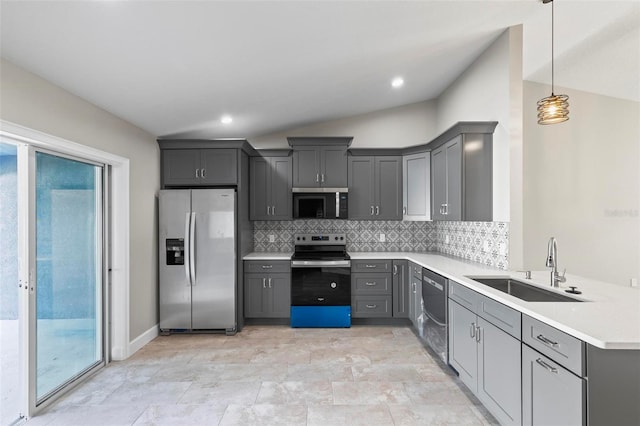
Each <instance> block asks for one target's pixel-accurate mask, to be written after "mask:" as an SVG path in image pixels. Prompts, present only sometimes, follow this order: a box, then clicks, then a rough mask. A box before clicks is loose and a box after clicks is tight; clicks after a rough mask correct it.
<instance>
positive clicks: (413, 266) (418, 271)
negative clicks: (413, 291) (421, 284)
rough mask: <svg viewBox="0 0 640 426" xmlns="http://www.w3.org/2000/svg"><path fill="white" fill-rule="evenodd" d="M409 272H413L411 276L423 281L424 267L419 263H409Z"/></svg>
mask: <svg viewBox="0 0 640 426" xmlns="http://www.w3.org/2000/svg"><path fill="white" fill-rule="evenodd" d="M409 270H410V272H411V276H412V277H415V278H417V279H419V280H420V281H422V266H420V265H418V264H417V263H413V262H409Z"/></svg>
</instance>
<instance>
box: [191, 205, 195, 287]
mask: <svg viewBox="0 0 640 426" xmlns="http://www.w3.org/2000/svg"><path fill="white" fill-rule="evenodd" d="M190 225H191V226H190V227H189V273H190V274H191V285H196V214H195V213H191V224H190Z"/></svg>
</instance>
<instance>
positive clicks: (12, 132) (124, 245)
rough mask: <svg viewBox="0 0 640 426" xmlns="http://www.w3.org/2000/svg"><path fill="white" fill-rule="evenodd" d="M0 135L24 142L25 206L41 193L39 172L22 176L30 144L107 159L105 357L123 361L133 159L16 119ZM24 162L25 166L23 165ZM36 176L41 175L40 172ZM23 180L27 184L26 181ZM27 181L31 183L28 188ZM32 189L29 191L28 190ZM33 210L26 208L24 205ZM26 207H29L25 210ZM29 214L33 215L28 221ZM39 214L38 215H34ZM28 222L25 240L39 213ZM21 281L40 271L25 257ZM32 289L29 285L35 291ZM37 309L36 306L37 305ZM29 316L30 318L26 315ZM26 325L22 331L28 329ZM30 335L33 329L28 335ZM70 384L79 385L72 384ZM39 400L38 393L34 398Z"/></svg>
mask: <svg viewBox="0 0 640 426" xmlns="http://www.w3.org/2000/svg"><path fill="white" fill-rule="evenodd" d="M0 136H2V137H3V138H6V139H8V140H10V141H12V142H13V143H15V144H16V145H17V146H18V150H17V151H18V167H19V168H18V174H19V176H18V181H19V183H18V185H19V187H18V191H19V194H20V193H22V194H25V195H26V194H28V196H27V197H24V196H23V197H22V198H21V199H20V200H19V201H18V202H19V206H18V208H19V211H22V212H25V211H26V212H29V207H31V205H32V204H33V197H35V193H31V192H32V191H33V190H30V189H29V187H33V185H31V183H32V182H30V181H29V180H30V179H33V177H30V176H22V175H21V171H22V173H25V174H26V175H28V174H29V172H28V170H29V169H28V168H25V166H27V167H28V163H29V161H30V159H29V154H28V152H29V146H32V147H34V148H36V149H42V150H49V151H53V152H55V153H58V154H61V155H62V156H65V155H66V156H72V157H77V158H80V159H84V160H88V161H92V162H96V163H101V164H104V166H105V167H104V172H103V179H104V181H105V182H107V185H103V199H104V201H103V202H104V208H105V216H104V222H105V225H106V226H104V227H103V230H104V231H103V232H105V234H104V235H103V238H104V247H105V248H104V253H103V254H104V257H103V259H104V262H105V264H104V268H103V269H104V271H105V272H104V274H105V275H104V276H103V279H104V284H103V285H104V292H105V294H103V298H104V301H105V302H109V301H110V302H111V303H110V304H109V305H108V306H107V307H105V309H104V310H105V312H104V316H103V321H105V327H104V328H105V329H104V334H105V336H104V345H105V346H104V358H105V363H109V362H110V361H111V360H123V359H126V358H127V357H128V356H129V355H130V338H129V320H130V319H129V313H130V311H129V285H130V278H129V277H130V272H129V270H130V261H129V233H130V229H129V224H130V221H129V176H130V173H129V159H127V158H124V157H120V156H118V155H114V154H111V153H108V152H105V151H101V150H99V149H96V148H92V147H88V146H85V145H82V144H79V143H76V142H72V141H69V140H66V139H63V138H59V137H57V136H53V135H49V134H46V133H43V132H40V131H37V130H33V129H29V128H27V127H24V126H20V125H18V124H15V123H11V122H8V121H5V120H0ZM21 166H22V167H21ZM34 176H35V175H34ZM20 182H22V183H20ZM24 185H27V186H26V187H25V186H24ZM24 191H27V192H24ZM25 208H26V209H27V210H24V209H25ZM20 209H23V210H20ZM31 210H32V212H31V213H29V214H31V215H35V211H33V209H31ZM25 219H29V220H26V221H25ZM32 219H33V220H32ZM22 223H23V224H25V225H22V226H21V227H20V228H19V230H18V232H19V234H18V235H19V241H26V239H27V238H29V235H35V232H33V231H34V229H29V227H33V226H35V217H33V218H22ZM23 246H24V247H23V248H21V251H20V253H19V258H20V259H30V258H33V256H31V255H32V254H34V253H30V251H35V245H34V244H24V245H23ZM19 270H20V280H21V283H20V284H24V285H29V281H31V277H33V276H34V274H35V271H34V268H33V267H32V265H28V264H25V262H24V261H23V260H21V263H20V265H19ZM31 291H32V290H29V292H31ZM31 299H33V298H27V297H23V298H21V300H20V302H19V303H20V304H21V306H20V309H21V312H28V311H27V309H28V308H29V307H30V306H29V303H30V300H31ZM31 308H33V306H31ZM20 319H21V320H22V319H26V318H22V317H21V318H20ZM21 327H27V323H26V321H22V323H21ZM26 331H27V330H26V328H24V329H22V330H21V332H26ZM22 335H23V336H28V334H22ZM25 340H27V341H24V342H20V345H21V350H22V351H23V352H22V353H23V354H29V353H30V352H29V350H28V348H29V343H30V342H29V341H28V339H25ZM29 358H30V356H23V357H22V360H23V361H22V362H23V366H24V367H26V369H25V372H26V373H27V374H25V375H24V377H25V380H24V381H23V386H24V389H25V390H27V392H28V393H29V394H31V393H32V392H33V394H34V395H35V389H34V388H33V386H29V384H30V383H31V382H34V381H35V378H29V377H28V376H29V369H28V366H29V362H31V361H30V360H29ZM68 388H69V389H71V388H73V386H69V387H68ZM29 400H33V401H35V398H33V399H32V398H29ZM45 405H46V402H43V403H42V404H40V406H39V408H43V407H44V406H45ZM34 410H37V409H36V408H35V402H34V403H33V404H30V403H29V404H28V406H27V405H26V404H25V406H24V409H23V410H21V411H23V412H24V414H25V415H27V416H28V417H31V416H32V415H33V414H34V412H35V411H34Z"/></svg>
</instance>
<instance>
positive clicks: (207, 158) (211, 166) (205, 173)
mask: <svg viewBox="0 0 640 426" xmlns="http://www.w3.org/2000/svg"><path fill="white" fill-rule="evenodd" d="M200 153H201V163H200V164H201V166H202V172H201V177H202V179H200V184H201V185H235V184H237V183H238V174H237V170H238V167H237V166H238V151H237V150H236V149H201V150H200Z"/></svg>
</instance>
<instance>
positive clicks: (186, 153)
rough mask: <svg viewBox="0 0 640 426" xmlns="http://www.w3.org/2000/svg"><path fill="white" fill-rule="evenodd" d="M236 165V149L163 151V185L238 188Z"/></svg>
mask: <svg viewBox="0 0 640 426" xmlns="http://www.w3.org/2000/svg"><path fill="white" fill-rule="evenodd" d="M237 164H238V150H237V149H216V148H212V149H163V150H162V179H163V185H164V186H165V187H172V186H180V187H193V186H213V185H235V184H237V183H238V173H237Z"/></svg>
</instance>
